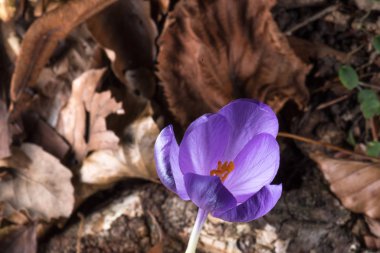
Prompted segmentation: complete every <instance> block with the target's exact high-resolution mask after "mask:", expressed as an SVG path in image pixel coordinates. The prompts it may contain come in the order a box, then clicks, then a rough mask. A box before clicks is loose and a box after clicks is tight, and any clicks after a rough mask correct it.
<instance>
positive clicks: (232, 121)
mask: <svg viewBox="0 0 380 253" xmlns="http://www.w3.org/2000/svg"><path fill="white" fill-rule="evenodd" d="M277 133H278V121H277V117H276V115H275V113H274V112H273V111H272V110H271V108H270V107H269V106H267V105H265V104H263V103H260V102H257V101H254V100H250V99H239V100H235V101H233V102H231V103H230V104H228V105H226V106H225V107H223V108H222V109H221V110H220V111H219V112H217V113H215V114H211V113H210V114H206V115H203V116H201V117H200V118H198V119H197V120H195V121H194V122H193V123H192V124H191V125H190V126H189V127H188V129H187V131H186V133H185V135H184V137H183V140H182V142H181V144H180V145H179V146H178V144H177V141H176V139H175V136H174V133H173V128H172V126H171V125H170V126H167V127H166V128H164V129H163V130H162V132H161V133H160V135H159V136H158V138H157V141H156V144H155V160H156V166H157V172H158V176H159V178H160V180H161V182H162V183H163V184H164V185H165V186H166V187H167V188H169V189H170V190H171V191H173V192H175V193H176V194H178V195H179V197H180V198H182V199H183V200H191V201H192V202H193V203H194V204H195V205H196V206H198V207H199V211H198V215H197V219H196V222H195V226H194V229H193V232H192V234H191V237H190V241H189V246H188V249H187V251H186V252H189V253H190V252H195V248H196V244H197V241H198V238H199V233H200V230H201V227H202V225H203V223H204V221H205V219H206V217H207V214H208V213H210V214H211V215H213V216H214V217H217V218H220V219H223V220H225V221H233V222H247V221H251V220H255V219H258V218H260V217H261V216H263V215H265V214H266V213H268V212H269V211H270V210H271V209H272V208H273V207H274V206H275V204H276V203H277V201H278V199H279V198H280V196H281V192H282V186H281V185H271V184H270V183H271V182H272V180H273V178H274V177H275V175H276V173H277V170H278V167H279V160H280V155H279V146H278V143H277V141H276V136H277Z"/></svg>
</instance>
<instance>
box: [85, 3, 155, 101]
mask: <svg viewBox="0 0 380 253" xmlns="http://www.w3.org/2000/svg"><path fill="white" fill-rule="evenodd" d="M87 26H88V28H89V30H90V31H91V33H92V34H93V36H94V37H95V39H96V40H97V41H98V42H99V44H100V45H102V47H103V48H104V49H106V52H107V55H108V57H109V58H110V59H111V61H112V69H113V71H114V73H115V75H116V76H117V77H118V78H119V80H120V81H122V82H123V83H125V84H127V85H128V87H130V89H131V91H135V90H136V91H138V92H139V93H141V94H142V95H144V96H145V97H148V98H150V97H152V96H153V94H154V91H155V85H156V84H155V79H154V73H153V67H154V66H153V64H154V59H155V56H156V46H155V37H156V36H157V28H156V26H155V24H154V23H153V21H152V20H151V18H150V13H149V1H142V0H134V1H131V0H125V1H118V2H116V3H114V4H112V5H111V6H109V7H107V8H106V9H104V10H103V11H102V12H100V13H98V14H97V15H95V16H93V17H92V18H90V19H89V20H88V21H87Z"/></svg>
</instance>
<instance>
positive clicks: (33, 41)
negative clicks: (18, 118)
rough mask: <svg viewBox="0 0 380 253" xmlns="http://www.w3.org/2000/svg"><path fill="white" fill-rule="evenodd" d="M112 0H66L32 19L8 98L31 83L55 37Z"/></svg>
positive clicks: (48, 55) (17, 94)
mask: <svg viewBox="0 0 380 253" xmlns="http://www.w3.org/2000/svg"><path fill="white" fill-rule="evenodd" d="M115 1H116V0H106V1H104V0H86V1H82V0H72V1H68V2H67V3H64V4H62V5H61V6H60V7H59V8H56V9H55V10H53V11H51V12H48V13H46V14H45V15H43V16H42V17H40V18H39V19H37V20H36V21H35V22H33V24H32V26H31V27H30V28H29V29H28V31H27V33H26V34H25V37H24V39H23V42H22V46H21V53H20V55H19V57H18V58H17V62H16V69H15V71H14V74H13V77H12V84H11V91H10V96H11V99H12V101H14V102H15V101H17V100H18V99H19V96H20V95H21V94H22V93H24V92H26V91H25V88H27V87H31V86H33V84H34V82H35V81H36V80H37V78H38V76H39V74H40V72H41V70H42V69H43V67H44V66H45V64H46V63H47V62H48V60H49V58H50V56H51V55H52V54H53V51H54V50H55V48H56V46H57V44H58V42H59V40H62V39H64V38H65V37H66V36H67V35H68V33H69V32H70V31H71V30H72V29H73V28H74V27H76V26H77V25H79V24H80V23H81V22H83V21H84V20H86V19H87V18H89V17H91V16H92V15H94V14H95V13H97V12H98V11H100V10H102V9H103V8H104V7H106V6H108V5H109V4H111V3H113V2H115ZM62 20H65V22H62Z"/></svg>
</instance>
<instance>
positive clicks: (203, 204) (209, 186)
mask: <svg viewBox="0 0 380 253" xmlns="http://www.w3.org/2000/svg"><path fill="white" fill-rule="evenodd" d="M185 186H186V190H187V193H188V194H189V197H190V199H191V201H193V202H194V204H195V205H197V206H198V207H199V208H201V209H203V210H206V211H208V212H224V211H226V210H229V209H231V208H234V207H236V204H237V203H236V200H235V198H234V196H232V194H231V193H230V192H229V191H228V190H227V189H226V188H225V187H224V186H223V184H222V181H220V178H219V177H212V176H201V175H197V174H194V173H187V174H185Z"/></svg>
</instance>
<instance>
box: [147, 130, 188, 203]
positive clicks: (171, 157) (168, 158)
mask: <svg viewBox="0 0 380 253" xmlns="http://www.w3.org/2000/svg"><path fill="white" fill-rule="evenodd" d="M178 155H179V147H178V144H177V141H176V139H175V136H174V133H173V127H172V126H171V125H169V126H167V127H166V128H164V129H163V130H162V131H161V133H160V135H159V136H158V137H157V140H156V143H155V145H154V158H155V161H156V168H157V174H158V177H159V178H160V180H161V182H162V183H163V184H164V185H165V186H166V187H167V188H169V189H170V190H171V191H173V192H175V193H177V194H178V195H179V196H180V197H181V198H182V199H183V200H189V196H188V195H187V192H186V188H185V184H184V178H183V174H182V171H181V170H180V168H179V163H178Z"/></svg>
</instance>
